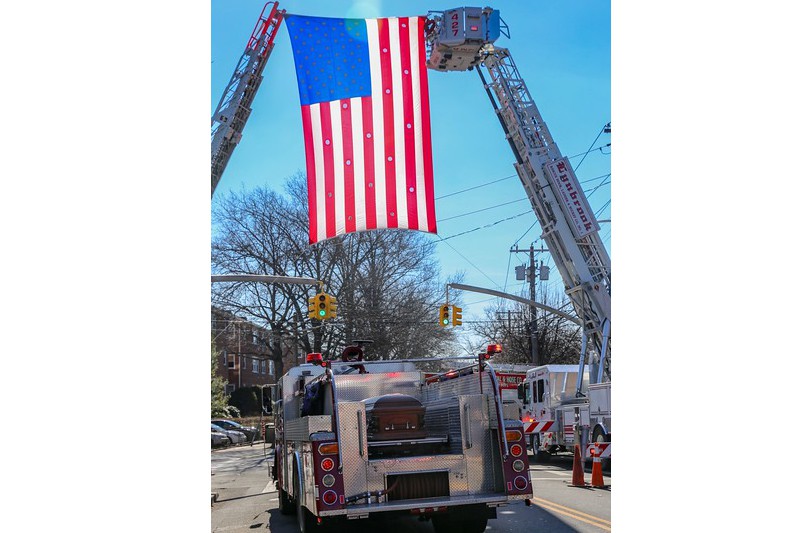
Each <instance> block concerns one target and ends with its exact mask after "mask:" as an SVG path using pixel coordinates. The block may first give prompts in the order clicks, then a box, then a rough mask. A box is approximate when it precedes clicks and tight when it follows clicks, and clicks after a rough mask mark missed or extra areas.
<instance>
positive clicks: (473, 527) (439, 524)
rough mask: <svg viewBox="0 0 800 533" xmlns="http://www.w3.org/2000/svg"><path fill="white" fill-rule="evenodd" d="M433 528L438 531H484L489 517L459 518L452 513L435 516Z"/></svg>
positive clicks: (460, 532) (463, 532)
mask: <svg viewBox="0 0 800 533" xmlns="http://www.w3.org/2000/svg"><path fill="white" fill-rule="evenodd" d="M456 512H457V511H456ZM431 521H432V522H433V530H434V531H435V532H436V533H483V532H484V531H486V524H487V523H488V522H489V519H488V518H486V517H484V518H477V519H474V520H458V519H456V518H454V517H453V516H451V515H449V514H448V515H442V516H434V517H433V518H432V520H431Z"/></svg>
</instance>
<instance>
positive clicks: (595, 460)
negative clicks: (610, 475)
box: [592, 448, 606, 489]
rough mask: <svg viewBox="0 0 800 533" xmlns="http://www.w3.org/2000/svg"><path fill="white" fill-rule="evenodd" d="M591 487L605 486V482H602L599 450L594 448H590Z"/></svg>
mask: <svg viewBox="0 0 800 533" xmlns="http://www.w3.org/2000/svg"><path fill="white" fill-rule="evenodd" d="M592 487H594V488H597V489H604V488H606V484H605V482H603V463H602V462H600V450H597V449H596V448H592Z"/></svg>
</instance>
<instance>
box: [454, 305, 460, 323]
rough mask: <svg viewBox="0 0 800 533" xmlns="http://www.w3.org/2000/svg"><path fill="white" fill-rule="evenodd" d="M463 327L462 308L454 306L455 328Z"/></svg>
mask: <svg viewBox="0 0 800 533" xmlns="http://www.w3.org/2000/svg"><path fill="white" fill-rule="evenodd" d="M460 325H461V308H460V307H456V306H455V305H454V306H453V327H456V326H460Z"/></svg>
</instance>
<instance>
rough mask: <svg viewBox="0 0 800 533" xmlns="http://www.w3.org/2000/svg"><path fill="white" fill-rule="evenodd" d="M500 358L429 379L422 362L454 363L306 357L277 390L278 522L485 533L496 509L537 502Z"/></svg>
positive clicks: (495, 348)
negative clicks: (421, 524)
mask: <svg viewBox="0 0 800 533" xmlns="http://www.w3.org/2000/svg"><path fill="white" fill-rule="evenodd" d="M497 351H499V347H498V346H494V345H490V346H489V348H488V349H487V351H486V353H485V354H481V356H479V359H478V361H477V362H475V363H473V364H469V365H467V366H463V367H460V368H457V369H455V370H448V371H447V372H442V373H439V374H434V375H429V376H428V377H426V375H425V373H424V372H423V371H421V370H420V369H419V368H418V366H417V365H418V364H419V363H422V362H425V363H429V362H430V361H437V360H438V361H446V358H425V359H416V360H393V361H366V360H363V355H362V354H363V352H362V353H358V352H359V351H358V350H350V351H349V352H347V351H346V352H344V353H345V354H348V355H349V357H348V356H343V357H342V360H341V361H323V360H322V355H321V354H309V355H308V356H307V359H306V360H307V362H306V363H305V364H302V365H299V366H297V367H294V368H291V369H290V370H289V371H288V372H287V373H286V374H285V375H284V376H283V377H281V378H280V380H279V381H278V384H277V387H276V388H275V398H274V407H275V416H276V422H275V443H274V446H275V462H274V466H273V469H272V475H273V478H274V480H275V485H276V487H277V489H278V500H279V509H280V511H281V513H283V514H296V515H297V519H298V522H299V525H300V530H301V531H302V532H304V533H305V532H308V531H313V530H315V528H317V526H320V525H322V524H326V523H329V522H337V521H346V520H348V519H361V518H368V517H370V516H374V515H377V514H382V515H386V514H402V515H416V516H418V517H419V518H420V519H422V520H431V521H432V522H433V526H434V529H435V530H436V531H437V532H439V533H442V532H445V531H462V532H464V533H467V532H470V533H480V532H482V531H484V530H485V528H486V525H487V522H488V520H489V519H490V518H496V517H497V508H498V507H500V506H503V505H506V504H508V503H509V502H510V501H513V500H524V501H525V503H526V504H527V505H530V501H531V498H532V497H533V489H532V486H531V480H530V476H529V473H528V466H529V464H528V454H527V451H526V447H525V440H524V436H523V428H522V423H521V422H520V420H519V419H505V418H504V417H503V414H502V402H501V399H500V383H499V380H498V377H497V373H496V372H495V371H494V369H493V368H492V365H491V363H490V362H489V361H488V358H489V357H491V355H492V354H494V353H497ZM354 353H356V354H357V357H353V356H352V355H353V354H354ZM462 364H463V363H462Z"/></svg>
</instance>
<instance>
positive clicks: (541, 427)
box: [523, 420, 553, 433]
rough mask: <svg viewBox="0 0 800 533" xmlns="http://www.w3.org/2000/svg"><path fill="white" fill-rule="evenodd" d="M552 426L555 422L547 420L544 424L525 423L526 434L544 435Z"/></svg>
mask: <svg viewBox="0 0 800 533" xmlns="http://www.w3.org/2000/svg"><path fill="white" fill-rule="evenodd" d="M552 425H553V420H547V421H544V422H535V421H534V422H523V427H524V428H525V433H542V432H543V431H547V430H548V429H550V428H551V427H552Z"/></svg>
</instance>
